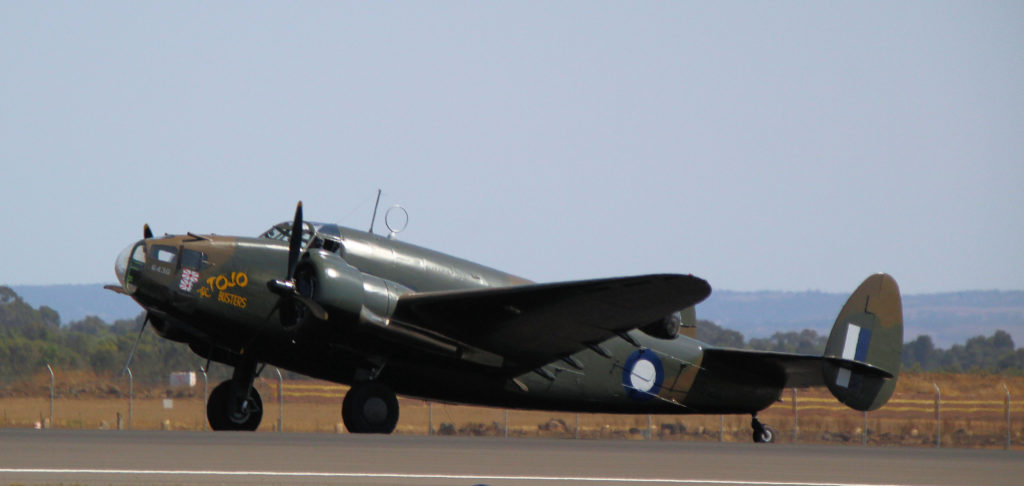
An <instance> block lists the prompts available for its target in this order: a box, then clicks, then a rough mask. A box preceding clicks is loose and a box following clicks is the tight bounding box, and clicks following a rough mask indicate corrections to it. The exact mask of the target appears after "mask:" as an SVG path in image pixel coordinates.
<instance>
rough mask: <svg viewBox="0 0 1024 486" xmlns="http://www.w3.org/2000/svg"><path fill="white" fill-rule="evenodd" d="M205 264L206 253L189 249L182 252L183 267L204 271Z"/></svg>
mask: <svg viewBox="0 0 1024 486" xmlns="http://www.w3.org/2000/svg"><path fill="white" fill-rule="evenodd" d="M205 263H206V254H205V253H203V252H201V251H195V250H189V249H187V248H186V249H184V250H182V251H181V266H183V267H185V268H191V269H193V270H202V269H203V268H204V267H205Z"/></svg>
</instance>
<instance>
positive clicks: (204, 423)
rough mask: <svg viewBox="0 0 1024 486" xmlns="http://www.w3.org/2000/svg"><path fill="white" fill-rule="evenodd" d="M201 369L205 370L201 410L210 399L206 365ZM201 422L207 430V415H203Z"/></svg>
mask: <svg viewBox="0 0 1024 486" xmlns="http://www.w3.org/2000/svg"><path fill="white" fill-rule="evenodd" d="M199 369H201V370H203V406H202V407H199V408H200V410H201V409H202V408H203V407H205V406H206V404H207V401H208V400H209V397H208V395H209V393H208V388H207V386H206V367H205V366H204V367H202V368H199ZM200 423H202V424H203V430H206V417H203V418H202V420H200Z"/></svg>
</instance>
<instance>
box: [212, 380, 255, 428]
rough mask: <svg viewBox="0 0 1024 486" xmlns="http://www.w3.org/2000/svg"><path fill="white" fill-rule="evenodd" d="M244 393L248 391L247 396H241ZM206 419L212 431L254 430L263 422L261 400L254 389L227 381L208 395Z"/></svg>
mask: <svg viewBox="0 0 1024 486" xmlns="http://www.w3.org/2000/svg"><path fill="white" fill-rule="evenodd" d="M246 391H249V394H248V396H243V395H245V392H246ZM206 418H207V420H209V421H210V428H212V429H213V430H249V431H251V430H256V428H257V427H259V426H260V421H261V420H263V400H262V399H261V398H260V393H259V392H258V391H256V389H255V388H251V389H250V387H242V386H239V385H238V384H237V383H235V382H234V381H232V380H227V381H224V382H222V383H221V384H219V385H217V387H216V388H214V389H213V393H211V394H210V401H209V402H207V403H206Z"/></svg>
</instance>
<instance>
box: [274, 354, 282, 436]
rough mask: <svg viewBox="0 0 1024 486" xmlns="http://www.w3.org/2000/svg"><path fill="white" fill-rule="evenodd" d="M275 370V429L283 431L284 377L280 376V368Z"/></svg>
mask: <svg viewBox="0 0 1024 486" xmlns="http://www.w3.org/2000/svg"><path fill="white" fill-rule="evenodd" d="M274 371H277V431H278V432H284V377H283V376H281V369H280V368H277V367H275V368H274Z"/></svg>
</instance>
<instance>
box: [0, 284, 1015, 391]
mask: <svg viewBox="0 0 1024 486" xmlns="http://www.w3.org/2000/svg"><path fill="white" fill-rule="evenodd" d="M142 320H143V314H141V313H140V314H139V315H138V316H137V317H135V318H134V319H122V320H117V321H115V322H113V323H107V322H105V321H103V320H102V319H100V318H98V317H86V318H84V319H81V320H77V321H73V322H70V323H68V324H67V325H62V323H61V320H60V315H59V314H58V313H57V311H55V310H53V309H52V308H50V307H47V306H41V307H39V308H34V307H32V306H31V305H29V304H28V303H26V302H25V301H24V300H23V299H22V298H21V297H20V296H18V295H17V294H16V293H15V292H14V291H13V290H11V289H10V288H8V287H3V286H0V380H2V382H3V383H10V382H11V381H14V380H19V379H24V378H27V377H30V376H32V375H35V374H37V373H39V372H40V370H42V369H45V367H46V365H47V364H50V365H52V366H53V367H55V368H61V369H65V370H89V371H93V372H95V373H97V374H101V375H103V374H107V375H112V376H113V375H116V374H119V373H121V369H122V368H123V367H124V362H125V360H126V359H127V358H128V354H129V352H130V350H131V347H132V344H133V343H134V341H135V339H136V336H138V331H139V328H140V327H141V326H142ZM697 338H698V339H700V340H701V341H704V342H707V343H709V344H712V345H716V346H728V347H734V348H745V349H759V350H767V351H780V352H790V353H802V354H821V353H822V352H823V351H824V349H825V341H826V340H827V339H828V336H821V335H818V333H817V332H815V331H813V330H803V331H800V332H777V333H775V334H773V335H772V336H770V337H768V338H751V339H750V340H746V339H745V338H744V337H743V334H741V333H739V332H737V331H734V330H731V329H724V328H722V327H720V326H718V325H716V324H715V323H713V322H711V321H700V322H699V324H698V326H697ZM204 364H205V362H204V360H203V359H202V358H200V357H199V356H197V355H196V354H195V353H193V352H192V350H190V349H189V348H188V346H186V345H184V344H181V343H176V342H173V341H169V340H166V339H161V338H159V337H158V336H156V335H155V334H154V333H153V332H152V331H146V332H145V333H144V334H143V335H142V339H141V340H140V341H139V345H138V349H137V350H136V351H135V356H134V358H133V360H132V365H131V368H132V374H133V376H134V378H135V380H136V381H138V382H142V383H149V384H158V383H163V382H166V380H167V378H168V373H169V372H170V371H187V370H195V371H198V370H200V369H201V367H202V366H203V365H204ZM903 367H904V369H909V370H918V371H948V372H973V371H987V372H996V373H1004V372H1010V373H1020V372H1022V371H1024V348H1022V349H1016V347H1015V345H1014V343H1013V339H1012V338H1011V337H1010V335H1009V334H1007V333H1006V332H1004V331H997V332H996V333H995V334H994V335H992V336H989V337H985V336H977V337H973V338H971V339H969V340H968V341H967V342H966V343H965V344H962V345H960V344H957V345H954V346H952V347H951V348H949V349H939V348H936V347H935V345H934V343H933V341H932V339H931V337H929V336H918V337H917V338H916V339H914V340H913V341H910V342H907V343H905V344H904V346H903ZM218 368H219V369H218ZM214 371H215V375H216V378H217V379H220V378H223V377H226V376H227V370H226V367H223V366H221V367H215V368H214ZM211 379H212V378H211Z"/></svg>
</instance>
